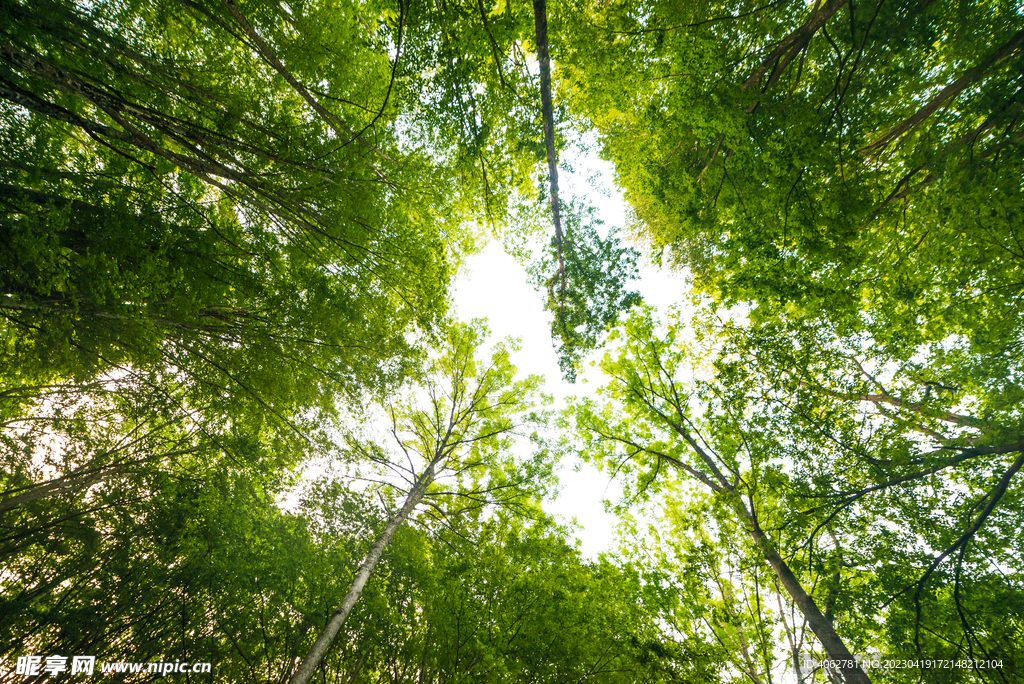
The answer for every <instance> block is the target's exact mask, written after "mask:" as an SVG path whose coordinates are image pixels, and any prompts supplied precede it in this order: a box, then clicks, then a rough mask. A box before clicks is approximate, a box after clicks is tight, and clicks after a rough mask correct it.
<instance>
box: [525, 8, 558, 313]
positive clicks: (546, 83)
mask: <svg viewBox="0 0 1024 684" xmlns="http://www.w3.org/2000/svg"><path fill="white" fill-rule="evenodd" d="M533 23H534V32H535V34H536V39H537V61H538V62H539V63H540V102H541V113H542V116H543V118H544V145H545V147H547V152H548V180H549V185H550V187H551V216H552V219H553V221H554V223H555V246H556V248H557V250H558V272H557V273H555V277H554V278H552V280H551V284H550V285H549V286H548V295H549V296H550V297H551V298H552V299H555V297H554V285H555V283H556V282H557V283H558V297H557V299H558V309H557V315H558V317H559V319H560V321H561V323H562V326H563V327H564V326H565V316H564V315H563V314H562V308H563V306H564V304H565V260H564V259H563V257H562V239H563V235H562V214H561V209H560V206H559V202H558V157H557V156H556V155H555V106H554V103H553V102H552V100H551V58H550V57H549V56H548V8H547V3H546V2H545V0H533Z"/></svg>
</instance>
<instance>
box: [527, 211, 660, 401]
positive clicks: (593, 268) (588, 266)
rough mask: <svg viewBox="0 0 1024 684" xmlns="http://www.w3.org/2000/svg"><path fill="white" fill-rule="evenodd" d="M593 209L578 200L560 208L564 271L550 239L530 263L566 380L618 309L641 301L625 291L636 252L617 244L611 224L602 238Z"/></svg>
mask: <svg viewBox="0 0 1024 684" xmlns="http://www.w3.org/2000/svg"><path fill="white" fill-rule="evenodd" d="M594 214H595V212H594V209H593V207H589V206H583V205H580V204H578V203H577V202H572V203H571V204H569V205H568V206H564V207H563V208H562V218H563V222H564V226H565V238H564V239H563V241H562V251H561V258H562V260H563V261H564V265H565V266H564V271H562V272H560V271H559V252H558V244H557V242H556V240H555V239H554V238H552V239H551V244H550V246H549V247H548V248H547V249H546V250H545V252H544V253H543V254H542V255H541V257H540V259H538V260H536V261H534V262H533V263H532V264H530V274H531V276H532V277H533V280H534V283H535V284H536V285H537V287H538V288H545V289H546V290H547V293H548V298H547V301H546V302H545V304H544V308H545V310H547V311H549V312H550V313H551V315H552V317H553V318H552V321H551V339H552V340H554V341H555V348H556V350H557V351H558V365H559V367H560V368H561V369H562V374H563V375H564V376H565V378H566V379H567V380H569V381H570V382H574V381H575V379H576V370H577V368H578V367H579V365H580V363H581V362H582V361H583V358H584V357H585V356H586V355H587V354H588V353H589V352H591V351H593V350H594V349H596V348H597V346H598V344H599V342H600V341H601V338H602V336H603V335H604V334H605V333H606V332H607V331H608V330H609V329H611V327H612V326H614V325H615V323H616V321H617V320H618V317H619V313H620V312H623V311H628V310H629V309H630V308H631V307H632V306H634V305H636V304H639V303H640V301H641V298H640V293H639V292H629V291H627V290H626V288H627V287H628V285H629V282H630V281H631V280H634V279H636V278H637V277H639V271H638V269H637V265H636V261H637V258H639V256H640V254H639V252H637V251H636V250H635V249H632V248H630V247H622V246H621V244H620V241H619V239H618V237H617V236H616V233H615V230H614V229H612V230H610V231H608V235H607V237H604V238H602V237H601V236H600V234H599V233H598V227H599V226H601V225H602V224H603V221H601V219H599V218H597V217H596V216H595V215H594Z"/></svg>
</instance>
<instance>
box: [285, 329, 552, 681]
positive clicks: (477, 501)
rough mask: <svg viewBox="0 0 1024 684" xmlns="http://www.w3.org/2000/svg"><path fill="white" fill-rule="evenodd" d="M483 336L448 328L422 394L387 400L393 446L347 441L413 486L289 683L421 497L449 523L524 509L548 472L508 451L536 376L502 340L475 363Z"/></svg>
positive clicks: (328, 635)
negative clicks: (519, 373) (490, 511)
mask: <svg viewBox="0 0 1024 684" xmlns="http://www.w3.org/2000/svg"><path fill="white" fill-rule="evenodd" d="M483 334H484V331H483V330H482V328H481V327H480V326H479V325H477V326H464V325H453V327H452V328H451V329H450V332H449V336H448V339H447V341H446V342H447V344H446V345H445V347H444V348H443V349H441V350H439V353H438V354H437V356H436V357H435V358H434V359H432V360H431V362H430V364H429V366H428V368H427V370H426V374H425V376H424V378H423V380H422V388H421V390H420V391H421V394H422V398H421V397H417V396H416V395H415V393H411V396H409V397H407V398H406V399H405V400H403V401H399V402H395V403H394V404H392V405H391V406H389V408H388V413H389V416H390V419H391V423H392V427H391V433H392V436H393V437H394V440H395V446H396V447H397V450H396V452H394V453H392V454H389V453H388V452H386V451H384V450H383V448H382V447H380V446H377V445H375V444H372V443H369V444H366V443H360V441H358V440H356V439H354V438H353V439H352V440H350V441H349V448H350V449H352V452H353V456H354V457H355V458H356V459H358V460H360V461H373V462H377V463H379V464H381V465H384V466H386V467H387V468H388V469H390V470H392V471H394V474H395V475H397V476H399V477H401V478H402V479H403V480H404V481H405V483H406V484H408V486H409V487H410V489H409V490H408V492H407V493H406V495H405V499H404V501H403V502H402V504H401V506H400V507H399V508H398V509H397V510H396V511H394V512H393V513H391V515H390V517H389V519H388V522H387V525H386V526H385V528H384V530H383V531H382V532H381V533H380V534H379V535H378V536H377V538H376V540H375V541H374V543H373V546H371V547H370V551H369V553H368V554H367V556H366V558H365V560H363V562H362V563H361V564H360V565H359V570H358V572H357V573H356V575H355V579H354V580H353V582H352V584H351V586H350V587H349V589H348V592H347V593H346V595H345V598H344V599H343V600H342V602H341V605H340V606H339V607H338V609H337V610H335V611H334V613H333V614H332V615H331V617H330V619H329V620H328V621H327V625H326V626H325V627H324V629H323V631H322V632H321V633H320V635H319V637H317V639H316V641H315V642H314V643H313V645H312V647H311V648H310V650H309V653H308V654H307V655H306V657H305V658H304V659H303V661H302V663H301V664H300V665H299V666H298V668H297V670H296V671H295V674H294V675H293V676H292V677H291V682H292V684H305V682H308V681H309V680H310V678H312V677H313V676H314V674H315V672H316V668H317V666H318V665H319V664H320V662H321V661H322V660H323V658H324V656H325V654H326V653H327V650H328V648H329V647H330V645H331V643H332V642H333V641H334V639H335V637H336V636H337V634H338V632H339V631H340V629H341V627H342V626H343V625H344V623H345V620H346V619H347V618H348V616H349V614H350V613H351V612H352V609H353V608H354V607H355V605H356V602H357V601H358V600H359V597H360V595H361V594H362V591H363V587H364V586H365V585H366V582H367V580H368V579H369V578H370V576H371V574H372V573H373V570H374V567H375V566H376V565H377V562H378V561H379V560H380V558H381V556H382V554H383V553H384V550H385V549H386V548H387V546H388V543H389V542H390V541H391V538H392V535H394V533H395V531H396V530H397V529H398V528H399V527H400V526H402V525H403V524H404V523H405V522H406V521H407V520H408V519H409V518H410V516H411V515H412V514H413V513H414V511H415V510H416V508H417V507H418V506H419V505H420V504H421V503H427V504H428V505H429V506H430V508H431V510H432V511H434V512H435V513H436V514H437V515H438V516H439V517H440V518H441V520H443V521H444V522H445V523H447V524H449V525H450V524H452V522H451V520H452V518H453V517H454V518H457V517H458V516H459V515H461V514H464V513H465V511H466V510H473V509H479V508H481V507H483V506H487V505H491V504H500V505H503V506H506V507H508V506H512V507H516V506H523V505H524V504H525V503H527V502H528V500H529V497H530V496H531V495H533V494H534V488H535V487H537V486H538V485H539V484H541V482H542V481H543V478H545V477H549V476H550V468H551V466H550V464H548V463H545V460H544V455H543V453H541V454H538V455H537V456H536V457H535V458H534V459H533V460H532V461H529V460H528V461H526V462H524V463H521V462H517V460H516V459H515V457H514V455H513V454H512V453H510V451H511V446H512V444H511V438H512V433H513V431H514V430H516V429H517V428H519V427H520V426H521V425H523V421H527V420H529V421H536V420H538V419H539V416H538V415H536V414H528V413H527V412H528V411H529V409H530V408H531V405H532V403H533V401H534V397H533V395H534V393H535V392H536V391H537V387H538V384H539V378H537V377H536V376H531V377H530V378H527V379H525V380H520V381H514V379H513V378H514V376H515V372H516V371H515V367H514V366H512V364H511V363H510V361H509V350H508V349H507V348H506V347H504V346H502V345H499V346H498V347H496V348H495V350H494V353H493V354H492V356H491V359H490V360H489V362H487V363H486V364H485V363H482V362H480V361H478V360H477V359H476V351H477V348H478V347H479V346H480V345H481V343H482V338H483ZM417 400H419V401H422V402H423V404H420V403H419V401H417ZM421 406H422V408H421ZM398 452H400V453H398ZM445 479H451V480H452V481H453V483H454V486H452V487H444V486H443V485H440V483H443V482H444V481H445ZM435 483H438V485H435ZM460 499H464V500H466V502H467V504H466V505H465V506H464V507H463V508H462V509H461V510H458V511H455V510H452V509H451V507H450V506H451V503H452V502H457V501H459V500H460ZM524 499H525V501H524Z"/></svg>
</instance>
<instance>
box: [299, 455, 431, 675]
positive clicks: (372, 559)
mask: <svg viewBox="0 0 1024 684" xmlns="http://www.w3.org/2000/svg"><path fill="white" fill-rule="evenodd" d="M433 481H434V464H431V465H430V467H429V468H427V469H426V470H425V471H424V472H423V475H421V476H420V478H419V480H418V481H417V482H416V486H415V487H413V488H412V491H410V492H409V495H408V496H407V497H405V503H404V504H403V505H402V508H401V509H400V510H399V511H398V512H397V513H395V514H394V515H393V516H391V519H390V520H388V524H387V526H386V527H385V528H384V531H383V532H381V535H380V536H379V537H377V541H375V542H374V543H373V546H372V547H370V553H369V554H367V556H366V560H364V561H363V562H362V564H361V565H360V566H359V572H357V573H356V578H355V580H353V582H352V586H351V587H349V590H348V593H347V594H345V598H344V599H343V600H342V602H341V606H340V607H339V608H338V609H337V610H336V611H334V614H333V615H332V616H331V619H330V620H329V621H328V622H327V626H326V627H325V628H324V631H323V632H321V634H320V636H319V637H317V640H316V642H315V643H314V644H313V647H312V648H311V649H309V653H307V654H306V657H305V658H304V659H303V660H302V663H301V664H300V665H299V669H298V670H296V671H295V675H294V676H293V677H292V679H291V682H290V683H289V684H307V682H309V681H310V679H312V677H313V672H314V671H315V670H316V668H317V666H318V665H319V664H320V661H321V660H323V658H324V655H326V654H327V649H328V648H330V646H331V642H332V641H334V638H335V637H336V636H337V635H338V632H339V631H340V630H341V627H342V625H344V624H345V619H346V618H348V615H349V613H351V612H352V608H354V607H355V605H356V602H357V601H359V597H360V596H361V595H362V593H363V587H364V586H365V585H366V581H367V580H368V579H369V578H370V575H371V574H373V569H374V567H375V566H376V565H377V561H379V560H380V557H381V556H382V555H383V554H384V549H385V548H387V545H388V542H390V541H391V536H392V535H393V534H394V533H395V530H397V529H398V527H399V526H400V525H401V524H402V523H404V522H405V521H406V520H407V519H408V518H409V515H410V514H411V513H412V512H413V509H415V508H416V506H417V505H418V504H419V503H420V501H422V500H423V495H424V494H426V492H427V487H428V486H430V483H431V482H433Z"/></svg>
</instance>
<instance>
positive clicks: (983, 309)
mask: <svg viewBox="0 0 1024 684" xmlns="http://www.w3.org/2000/svg"><path fill="white" fill-rule="evenodd" d="M559 7H560V8H561V11H562V12H563V13H564V15H563V18H562V20H561V22H559V23H558V24H554V23H553V25H559V26H562V27H564V29H563V30H564V34H560V35H559V37H558V38H553V39H552V41H553V42H556V41H557V42H558V43H559V44H560V45H561V46H562V49H563V52H562V53H561V54H560V57H559V65H560V73H561V74H562V76H561V77H560V85H561V87H562V88H563V89H564V90H565V92H566V96H567V99H568V101H570V102H572V105H573V111H574V112H576V113H578V114H579V115H581V116H584V117H586V118H587V119H588V120H589V121H590V122H592V123H593V125H594V126H595V127H596V128H597V130H598V131H599V132H600V135H601V138H602V146H603V149H604V154H605V155H607V156H608V157H609V158H610V159H612V160H613V161H614V162H615V165H616V172H617V175H618V178H619V180H620V182H621V183H622V185H623V187H624V189H625V192H626V195H627V199H628V200H629V202H630V204H631V206H632V207H633V209H634V211H635V212H636V214H637V217H638V219H639V220H640V226H642V227H640V226H638V229H639V230H642V232H643V234H644V235H645V236H648V237H649V238H650V240H651V241H652V243H653V246H654V248H655V251H656V252H662V251H663V250H664V255H665V258H666V259H667V260H668V261H669V262H671V263H673V264H675V265H677V266H680V267H685V268H688V269H689V270H690V273H691V274H692V276H693V278H694V282H695V284H696V285H697V286H698V287H700V288H701V290H702V291H703V292H706V293H708V294H711V295H713V296H715V297H718V298H720V299H721V301H723V302H727V303H749V304H750V305H753V306H756V310H757V311H758V312H763V315H765V316H766V317H773V316H785V317H790V318H804V319H814V318H818V317H821V318H828V319H829V320H831V321H833V322H834V324H835V325H836V326H841V327H842V329H844V330H847V331H849V332H850V334H863V335H866V336H870V337H871V338H872V339H873V341H874V344H876V345H879V346H884V347H886V348H888V349H889V350H890V351H891V352H892V353H893V355H898V356H901V357H902V358H904V359H907V358H910V357H912V356H913V355H914V354H915V353H916V352H917V349H918V348H919V347H920V346H921V345H923V344H931V343H937V342H939V341H943V340H948V339H949V338H950V337H951V336H954V335H960V336H963V337H964V338H966V339H967V340H969V341H970V345H971V349H972V353H974V354H976V355H977V356H978V357H979V358H983V357H984V358H989V359H995V358H999V357H1006V355H1008V354H1012V352H1011V351H1010V350H1012V349H1015V348H1016V347H1015V345H1016V340H1017V339H1018V337H1019V334H1020V329H1019V327H1018V322H1019V321H1020V320H1021V316H1020V312H1019V310H1018V308H1017V307H1018V306H1019V298H1018V297H1017V294H1016V293H1017V291H1018V286H1019V282H1020V279H1021V278H1020V274H1021V264H1022V261H1021V255H1020V250H1019V247H1018V246H1017V243H1018V242H1019V237H1020V221H1019V213H1020V178H1021V159H1020V155H1021V147H1020V144H1019V143H1020V140H1019V120H1018V118H1019V115H1020V112H1021V108H1020V105H1019V103H1018V99H1019V95H1020V93H1019V91H1018V88H1019V85H1020V83H1019V80H1020V64H1021V62H1020V50H1021V48H1022V47H1024V46H1022V44H1021V37H1022V35H1024V34H1021V33H1020V31H1021V29H1022V24H1021V18H1020V16H1019V14H1017V13H1016V12H1015V11H1014V10H1012V9H1011V7H1010V6H1009V5H990V4H985V3H968V4H966V5H965V4H947V3H941V2H940V3H938V4H936V3H928V4H927V5H914V6H912V7H911V6H904V5H899V4H891V3H885V2H881V3H856V2H845V0H837V1H835V2H823V3H818V4H815V5H813V7H809V6H807V5H806V4H803V3H793V2H768V3H755V2H748V3H740V4H738V5H737V4H722V3H701V4H692V3H691V4H687V5H686V6H681V5H674V4H672V3H661V2H646V1H643V2H621V3H612V4H605V5H601V6H593V5H584V4H573V3H568V4H566V5H560V6H559Z"/></svg>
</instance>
